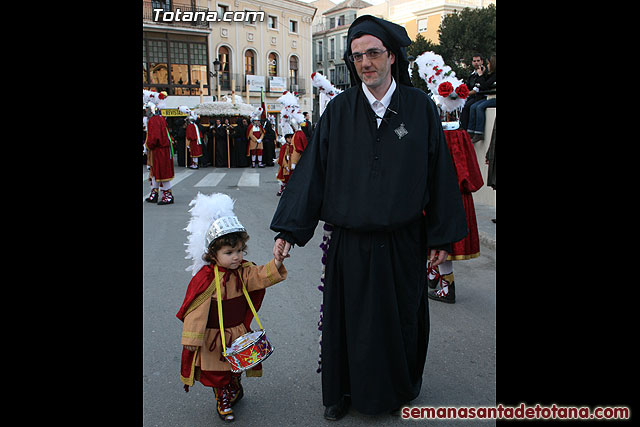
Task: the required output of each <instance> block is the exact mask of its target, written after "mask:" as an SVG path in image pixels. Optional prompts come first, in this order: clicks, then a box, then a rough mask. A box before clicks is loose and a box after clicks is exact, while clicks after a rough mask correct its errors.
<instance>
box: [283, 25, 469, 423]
mask: <svg viewBox="0 0 640 427" xmlns="http://www.w3.org/2000/svg"><path fill="white" fill-rule="evenodd" d="M347 37H348V40H347V42H348V43H347V48H348V50H347V51H346V52H345V58H344V59H345V62H346V63H347V65H348V67H349V70H350V72H351V81H352V84H353V86H352V87H351V88H349V89H347V90H345V91H344V92H342V93H341V94H340V95H338V96H336V97H335V98H333V99H332V100H331V101H330V102H329V103H328V105H327V107H326V109H325V111H324V113H323V114H322V116H321V117H320V120H319V122H318V125H317V128H316V129H315V131H314V134H313V139H312V141H311V143H310V144H309V146H308V147H307V148H306V150H305V155H304V156H302V159H301V161H300V162H299V163H298V165H297V167H296V171H295V173H294V174H293V175H292V177H291V179H290V181H289V183H288V185H287V191H286V192H284V194H283V195H282V198H281V199H280V202H279V204H278V207H277V209H276V212H275V214H274V216H273V220H272V222H271V229H272V230H274V231H276V232H278V235H277V236H276V244H275V245H274V250H273V252H274V256H275V257H276V258H279V259H282V258H285V257H288V256H289V254H288V252H289V249H290V248H291V245H293V244H297V245H299V246H304V245H305V244H306V243H307V242H308V241H309V240H310V239H311V237H312V236H313V232H314V230H315V228H316V225H317V223H318V221H319V220H323V221H326V222H327V223H329V224H332V225H333V232H332V236H331V243H330V245H329V249H328V253H327V260H326V266H325V285H324V292H323V324H322V399H323V404H324V406H325V407H326V408H325V413H324V416H325V418H327V419H330V420H336V419H339V418H341V417H342V416H344V415H345V414H346V412H347V411H348V408H349V404H351V405H352V406H353V407H354V408H355V409H356V410H358V411H360V412H362V413H365V414H379V413H383V412H389V411H395V410H397V409H399V408H400V407H401V406H403V405H406V404H408V403H409V402H410V401H411V400H413V399H415V398H416V397H417V396H418V394H419V393H420V388H421V385H422V373H423V370H424V365H425V361H426V355H427V344H428V339H429V311H428V307H429V306H428V299H427V292H426V286H425V285H426V264H427V258H430V259H432V260H433V263H434V265H437V264H438V263H440V262H442V261H444V260H445V259H446V257H447V250H450V248H451V243H453V242H456V241H458V240H460V239H462V238H463V237H464V236H465V235H466V234H467V226H466V219H465V213H464V209H463V205H462V200H461V196H460V190H459V188H458V183H457V179H456V174H455V171H454V167H453V163H452V161H451V158H450V155H449V150H448V148H447V145H446V141H445V137H444V132H443V131H442V126H441V124H440V117H439V114H438V111H437V108H436V106H435V104H434V103H433V101H432V100H431V99H430V98H429V97H428V96H427V95H426V94H425V93H424V92H422V91H421V90H419V89H416V88H413V87H412V86H411V83H410V80H409V73H408V71H407V69H408V60H407V57H406V52H405V50H404V47H405V46H408V45H409V43H410V42H411V40H410V39H409V37H408V36H407V33H406V31H405V29H404V28H403V27H400V26H399V25H396V24H393V23H390V22H387V21H384V20H381V19H378V18H375V17H373V16H370V15H365V16H361V17H359V18H358V19H356V20H355V21H354V22H353V24H352V25H351V27H350V28H349V31H348V34H347ZM281 240H284V241H285V245H284V250H280V249H278V248H277V246H278V245H279V244H280V243H281Z"/></svg>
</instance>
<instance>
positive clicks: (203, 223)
mask: <svg viewBox="0 0 640 427" xmlns="http://www.w3.org/2000/svg"><path fill="white" fill-rule="evenodd" d="M234 203H235V202H234V201H233V200H232V199H231V197H229V196H228V195H226V194H223V193H214V194H211V195H209V196H208V195H206V194H202V193H200V192H198V195H197V196H196V197H195V199H193V200H192V201H191V202H190V203H189V206H192V208H191V209H189V212H190V213H191V219H190V220H189V224H188V225H187V227H186V228H185V230H187V231H188V232H189V236H188V238H187V243H185V246H186V247H187V249H186V252H187V256H186V257H185V258H186V259H192V260H193V264H192V265H190V266H189V267H187V268H186V270H192V271H191V275H192V276H194V275H195V274H196V273H197V272H198V271H199V270H200V269H201V268H202V267H203V266H204V265H205V264H207V262H205V261H204V260H203V259H202V255H204V254H205V253H206V252H207V243H206V234H207V231H208V230H209V227H211V224H213V221H215V220H216V219H218V218H220V217H224V216H234V213H233V205H234Z"/></svg>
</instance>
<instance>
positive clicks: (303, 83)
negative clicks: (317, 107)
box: [142, 0, 316, 113]
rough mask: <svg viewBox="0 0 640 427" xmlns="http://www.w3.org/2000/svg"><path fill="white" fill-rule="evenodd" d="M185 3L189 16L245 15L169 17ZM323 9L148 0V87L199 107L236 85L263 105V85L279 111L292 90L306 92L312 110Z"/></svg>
mask: <svg viewBox="0 0 640 427" xmlns="http://www.w3.org/2000/svg"><path fill="white" fill-rule="evenodd" d="M159 9H162V11H166V12H173V15H171V14H169V13H168V14H164V15H163V14H162V13H158V10H159ZM178 9H179V10H180V11H181V12H182V14H183V15H182V16H183V17H184V14H185V12H189V11H190V12H194V14H195V12H201V14H202V15H205V14H208V15H207V16H209V17H210V18H211V16H213V12H216V13H217V16H218V17H222V16H225V17H226V16H229V17H230V18H231V17H232V16H233V17H234V18H236V19H240V18H242V21H237V22H224V21H215V22H210V21H207V20H203V19H200V20H192V21H187V22H185V21H177V20H174V21H173V22H168V20H164V21H163V20H162V17H165V18H166V17H167V16H170V17H173V16H176V13H177V10H178ZM154 10H155V11H156V12H155V13H154ZM315 11H316V8H315V7H313V6H310V5H309V4H307V3H303V2H300V1H297V0H270V1H261V0H143V39H144V40H143V78H142V81H143V87H144V88H145V89H155V90H157V91H162V90H166V91H167V93H168V94H169V98H167V106H168V108H176V107H177V106H178V105H187V106H189V107H195V106H196V105H197V104H200V103H201V102H211V101H213V100H217V99H218V96H219V95H231V93H232V92H234V91H235V94H236V95H239V96H242V98H243V101H244V102H247V100H248V103H250V104H252V105H254V106H259V105H260V93H261V89H262V91H263V93H264V97H265V102H266V103H267V110H268V111H269V112H271V113H278V112H279V110H280V106H279V104H277V103H276V102H275V101H276V99H277V98H278V97H280V96H281V95H282V92H283V91H285V90H290V91H295V92H298V94H299V97H300V106H301V108H303V109H306V110H311V108H312V102H311V98H312V91H311V81H310V75H311V73H312V72H313V67H312V55H311V22H312V20H313V17H314V15H315ZM236 12H259V13H257V14H245V15H243V14H241V13H240V14H238V13H236ZM225 14H226V15H225ZM158 17H160V19H158ZM252 18H253V19H252ZM215 68H219V70H218V71H216V69H215ZM247 89H248V90H247ZM305 107H306V108H305Z"/></svg>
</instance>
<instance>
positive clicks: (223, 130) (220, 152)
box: [214, 119, 229, 168]
mask: <svg viewBox="0 0 640 427" xmlns="http://www.w3.org/2000/svg"><path fill="white" fill-rule="evenodd" d="M228 127H229V126H228V125H227V124H226V123H224V124H223V123H221V121H220V119H216V124H215V128H214V132H215V136H216V145H215V155H216V157H215V165H214V166H215V167H216V168H226V167H227V166H228V164H227V161H228V159H227V129H228Z"/></svg>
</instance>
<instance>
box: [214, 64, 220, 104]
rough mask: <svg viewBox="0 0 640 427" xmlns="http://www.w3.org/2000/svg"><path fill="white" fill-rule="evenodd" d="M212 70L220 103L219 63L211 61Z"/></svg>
mask: <svg viewBox="0 0 640 427" xmlns="http://www.w3.org/2000/svg"><path fill="white" fill-rule="evenodd" d="M213 69H214V70H215V71H216V88H217V90H218V101H220V74H219V71H220V61H218V60H217V59H216V60H215V61H213Z"/></svg>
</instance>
